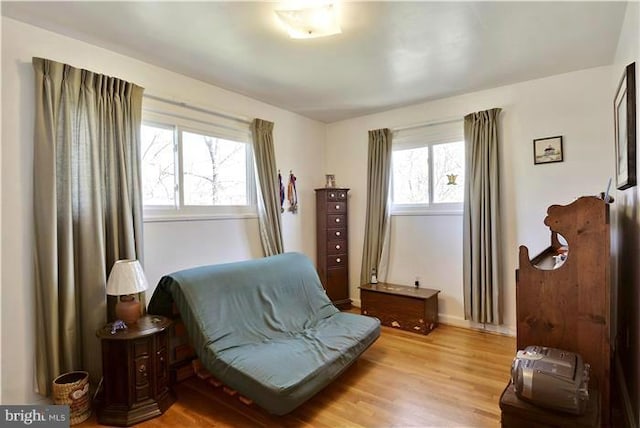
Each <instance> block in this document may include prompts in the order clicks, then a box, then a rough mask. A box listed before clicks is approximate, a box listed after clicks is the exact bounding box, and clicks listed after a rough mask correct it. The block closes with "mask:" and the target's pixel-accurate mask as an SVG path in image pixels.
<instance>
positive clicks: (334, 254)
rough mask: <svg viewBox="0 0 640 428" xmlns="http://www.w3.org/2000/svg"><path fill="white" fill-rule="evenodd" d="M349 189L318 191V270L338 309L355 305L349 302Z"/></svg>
mask: <svg viewBox="0 0 640 428" xmlns="http://www.w3.org/2000/svg"><path fill="white" fill-rule="evenodd" d="M348 192H349V189H339V188H324V189H316V245H317V251H316V254H317V256H316V257H317V261H316V264H317V269H318V275H319V276H320V281H322V285H323V286H324V288H325V290H326V291H327V295H328V296H329V299H331V301H332V302H333V304H334V305H336V306H337V307H339V308H341V309H344V308H348V307H350V306H351V299H349V259H348V254H349V251H348V250H349V242H348V238H347V237H348V230H347V223H348V221H347V220H348V215H349V214H348V206H347V193H348Z"/></svg>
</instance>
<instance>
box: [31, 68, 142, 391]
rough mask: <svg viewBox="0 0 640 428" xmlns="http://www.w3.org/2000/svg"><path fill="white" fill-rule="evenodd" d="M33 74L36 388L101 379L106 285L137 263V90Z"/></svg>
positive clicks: (70, 73) (78, 74)
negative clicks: (73, 373)
mask: <svg viewBox="0 0 640 428" xmlns="http://www.w3.org/2000/svg"><path fill="white" fill-rule="evenodd" d="M33 68H34V71H35V88H36V91H35V94H36V99H35V129H34V164H33V167H34V189H33V190H34V199H33V204H34V216H35V218H34V223H35V249H36V250H35V287H36V308H35V313H36V380H37V387H38V390H39V392H40V393H41V394H46V395H49V394H50V390H51V381H52V380H53V379H54V378H55V377H56V376H58V375H59V374H60V373H64V372H66V371H70V370H79V369H83V370H87V371H89V373H90V375H91V379H92V380H93V381H94V382H95V381H98V380H99V379H100V376H101V355H100V344H99V342H98V339H97V338H96V334H95V333H96V330H97V329H98V328H99V327H101V326H102V325H103V324H104V323H105V318H106V310H105V308H106V294H105V284H106V277H107V275H108V273H109V271H110V269H111V266H112V265H113V263H114V262H115V261H116V260H118V259H125V258H130V259H136V258H137V259H141V258H142V202H141V201H142V200H141V191H140V188H141V184H140V183H141V177H140V152H139V139H140V125H141V116H142V92H143V89H142V88H141V87H139V86H136V85H134V84H132V83H127V82H124V81H122V80H119V79H116V78H113V77H108V76H104V75H101V74H96V73H92V72H90V71H87V70H81V69H77V68H74V67H71V66H69V65H66V64H61V63H58V62H55V61H50V60H46V59H42V58H33Z"/></svg>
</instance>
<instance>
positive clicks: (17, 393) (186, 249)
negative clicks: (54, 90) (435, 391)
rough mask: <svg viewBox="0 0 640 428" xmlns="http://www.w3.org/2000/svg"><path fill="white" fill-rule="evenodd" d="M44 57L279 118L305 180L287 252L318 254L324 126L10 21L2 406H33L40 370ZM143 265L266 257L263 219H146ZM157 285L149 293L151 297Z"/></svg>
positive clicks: (288, 165) (151, 270) (288, 162)
mask: <svg viewBox="0 0 640 428" xmlns="http://www.w3.org/2000/svg"><path fill="white" fill-rule="evenodd" d="M33 56H39V57H44V58H49V59H53V60H56V61H59V62H64V63H68V64H71V65H73V66H76V67H81V68H86V69H89V70H92V71H96V72H100V73H104V74H108V75H112V76H117V77H119V78H122V79H125V80H129V81H132V82H135V83H137V84H139V85H141V86H143V87H145V88H146V91H145V92H146V93H150V94H153V95H156V96H161V97H165V98H170V99H174V100H178V101H183V102H187V103H190V104H194V105H198V106H202V107H205V108H208V109H211V110H215V111H220V112H226V113H231V114H234V115H239V116H243V117H247V118H253V117H259V118H262V119H266V120H270V121H273V122H275V128H274V141H275V151H276V158H277V163H278V166H279V168H281V169H282V170H283V172H285V171H286V173H288V171H289V170H290V169H292V170H293V171H294V173H295V174H296V175H297V177H298V182H297V184H298V192H299V201H300V209H299V212H298V214H297V215H293V214H290V213H286V214H284V215H283V228H284V231H283V237H284V244H285V249H286V250H287V251H294V250H296V251H302V252H304V253H306V254H307V255H309V256H310V257H312V258H314V257H315V241H314V222H315V217H314V192H313V189H314V188H315V187H319V186H321V185H323V183H324V174H325V168H324V165H325V158H324V153H325V152H324V139H325V125H324V124H322V123H319V122H316V121H313V120H309V119H307V118H304V117H302V116H299V115H296V114H293V113H290V112H287V111H284V110H281V109H279V108H276V107H273V106H270V105H268V104H265V103H262V102H258V101H256V100H253V99H251V98H248V97H245V96H241V95H238V94H234V93H232V92H229V91H225V90H223V89H220V88H217V87H214V86H211V85H208V84H205V83H203V82H201V81H197V80H194V79H190V78H187V77H185V76H182V75H179V74H176V73H173V72H170V71H167V70H164V69H161V68H158V67H155V66H152V65H149V64H145V63H142V62H140V61H138V60H136V59H134V58H131V57H126V56H123V55H119V54H116V53H114V52H111V51H108V50H105V49H102V48H99V47H96V46H93V45H89V44H87V43H83V42H80V41H78V40H75V39H71V38H68V37H64V36H61V35H58V34H55V33H52V32H48V31H45V30H42V29H40V28H37V27H33V26H30V25H26V24H23V23H20V22H18V21H15V20H12V19H8V18H4V17H3V18H2V90H3V92H2V108H3V113H2V114H3V115H2V120H3V124H4V127H3V128H2V155H1V156H2V158H1V159H2V169H1V171H2V181H1V183H2V213H1V221H2V267H3V269H2V272H1V274H2V293H1V295H2V314H1V317H2V318H1V319H2V323H1V327H2V345H1V346H2V349H4V350H7V349H10V350H11V352H10V353H3V355H2V366H1V370H2V375H3V377H2V389H1V391H2V400H3V403H31V402H34V401H35V400H37V399H38V397H37V396H36V395H35V394H34V393H33V386H32V385H33V378H34V375H33V372H34V360H33V355H34V315H33V310H32V308H33V303H34V290H33V273H32V265H33V257H32V252H33V245H32V242H33V234H32V209H33V207H32V184H33V181H32V159H33V152H32V141H33V115H34V113H33V112H34V106H33V100H34V90H33V72H32V66H31V58H32V57H33ZM145 252H146V256H145V263H146V269H147V274H148V276H149V281H150V283H152V284H155V283H156V282H157V279H158V278H159V277H160V276H161V275H162V274H164V273H168V272H171V271H173V270H175V269H178V268H184V267H189V266H193V265H197V264H207V263H217V262H225V261H231V260H238V259H248V258H253V257H257V256H260V255H261V250H260V242H259V238H258V233H257V221H256V220H255V219H249V220H246V219H242V220H211V221H203V222H166V223H145ZM152 291H153V290H150V292H149V294H151V292H152Z"/></svg>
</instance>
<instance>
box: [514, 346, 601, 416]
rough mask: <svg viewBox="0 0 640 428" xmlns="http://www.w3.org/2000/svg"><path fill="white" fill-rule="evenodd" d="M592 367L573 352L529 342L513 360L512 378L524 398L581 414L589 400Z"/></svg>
mask: <svg viewBox="0 0 640 428" xmlns="http://www.w3.org/2000/svg"><path fill="white" fill-rule="evenodd" d="M589 369H590V367H589V364H584V363H583V361H582V357H581V356H580V355H578V354H576V353H574V352H568V351H563V350H560V349H555V348H547V347H544V346H527V347H526V348H525V349H524V350H523V351H518V353H517V355H516V357H515V359H514V360H513V364H512V365H511V381H512V382H513V385H514V389H515V392H516V395H517V396H518V397H519V398H521V399H523V400H527V401H529V402H531V403H532V404H535V405H538V406H541V407H546V408H549V409H555V410H559V411H563V412H567V413H572V414H576V415H581V414H583V413H584V411H585V409H586V404H587V402H588V401H589Z"/></svg>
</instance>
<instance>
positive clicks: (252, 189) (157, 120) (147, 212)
mask: <svg viewBox="0 0 640 428" xmlns="http://www.w3.org/2000/svg"><path fill="white" fill-rule="evenodd" d="M180 110H183V111H180ZM206 116H209V117H206ZM142 123H143V125H150V126H157V127H161V128H168V129H173V131H174V167H175V174H176V178H177V180H176V183H175V204H174V205H173V206H167V205H143V218H144V221H145V222H153V221H184V220H215V219H234V218H255V217H257V215H258V214H257V195H256V179H255V168H254V161H253V143H252V139H251V130H250V129H249V125H248V124H247V125H246V127H244V126H242V125H238V124H235V123H234V124H229V123H225V121H224V119H219V118H217V117H212V115H206V114H203V113H200V112H197V111H189V110H188V109H186V108H185V109H180V108H174V109H169V110H162V111H159V110H157V109H151V108H149V109H145V108H143V113H142ZM185 131H186V132H192V133H197V134H203V135H208V136H211V137H216V138H223V139H226V140H231V141H236V142H239V143H244V144H246V145H247V150H246V157H247V158H246V162H247V177H246V178H247V182H246V183H247V184H246V185H247V190H246V191H247V202H248V204H247V205H208V206H201V205H185V203H184V191H183V189H184V174H183V172H184V171H183V144H182V132H185ZM143 204H144V201H143Z"/></svg>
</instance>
